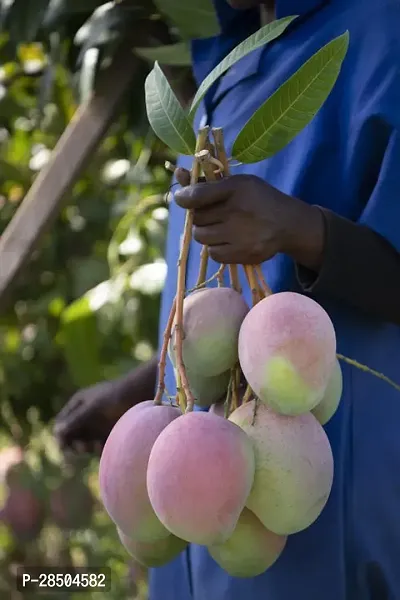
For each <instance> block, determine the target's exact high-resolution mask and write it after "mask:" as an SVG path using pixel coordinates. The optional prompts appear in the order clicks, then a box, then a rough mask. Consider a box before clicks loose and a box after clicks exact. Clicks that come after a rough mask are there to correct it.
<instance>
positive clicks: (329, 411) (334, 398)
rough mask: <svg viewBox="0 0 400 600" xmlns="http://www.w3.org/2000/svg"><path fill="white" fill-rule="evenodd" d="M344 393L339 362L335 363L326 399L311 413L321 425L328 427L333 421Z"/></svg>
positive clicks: (325, 395)
mask: <svg viewBox="0 0 400 600" xmlns="http://www.w3.org/2000/svg"><path fill="white" fill-rule="evenodd" d="M342 393H343V374H342V368H341V366H340V363H339V361H338V360H336V362H335V366H334V367H333V372H332V375H331V378H330V380H329V383H328V387H327V388H326V391H325V394H324V397H323V398H322V400H321V402H320V403H319V404H317V406H316V407H315V408H313V410H312V411H311V412H312V414H313V415H314V417H315V418H316V419H317V420H318V421H319V422H320V423H321V425H326V423H328V421H330V420H331V418H332V417H333V415H334V414H335V413H336V411H337V409H338V408H339V404H340V400H341V397H342Z"/></svg>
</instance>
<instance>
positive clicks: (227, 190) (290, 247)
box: [175, 169, 325, 271]
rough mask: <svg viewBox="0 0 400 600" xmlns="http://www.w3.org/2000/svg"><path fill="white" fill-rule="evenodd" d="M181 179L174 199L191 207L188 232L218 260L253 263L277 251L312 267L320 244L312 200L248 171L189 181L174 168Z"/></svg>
mask: <svg viewBox="0 0 400 600" xmlns="http://www.w3.org/2000/svg"><path fill="white" fill-rule="evenodd" d="M175 176H176V178H177V180H178V182H179V183H180V184H181V185H183V186H184V187H182V188H181V189H180V190H178V191H177V192H175V201H176V203H177V204H178V205H179V206H181V207H182V208H185V209H193V210H194V228H193V237H194V239H195V240H196V241H197V242H199V243H200V244H204V245H206V246H208V247H209V253H210V256H211V258H212V259H214V260H215V261H217V262H219V263H223V264H247V265H256V264H260V263H263V262H264V261H266V260H268V259H270V258H272V257H273V256H275V255H276V254H278V253H285V254H287V255H289V256H291V257H292V258H293V259H294V260H295V261H296V262H297V263H299V264H301V265H302V266H304V267H307V268H309V269H312V270H314V271H318V269H319V267H320V265H321V262H322V254H323V247H324V237H325V232H324V218H323V215H322V212H321V210H320V209H319V208H318V207H316V206H310V205H309V204H307V203H305V202H303V201H301V200H298V199H297V198H293V197H291V196H287V195H286V194H283V193H282V192H280V191H279V190H277V189H276V188H274V187H273V186H271V185H269V184H268V183H267V182H266V181H264V180H263V179H261V178H259V177H256V176H253V175H232V176H230V177H226V178H224V179H220V180H218V181H213V182H205V181H204V180H201V181H200V182H199V183H197V184H196V185H189V181H190V174H189V172H188V171H186V170H185V169H177V170H176V173H175Z"/></svg>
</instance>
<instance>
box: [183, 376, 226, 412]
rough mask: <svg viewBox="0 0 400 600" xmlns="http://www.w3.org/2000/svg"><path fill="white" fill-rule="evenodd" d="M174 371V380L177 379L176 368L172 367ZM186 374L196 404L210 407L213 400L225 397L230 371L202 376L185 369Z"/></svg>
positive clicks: (217, 400) (216, 400)
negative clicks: (211, 375)
mask: <svg viewBox="0 0 400 600" xmlns="http://www.w3.org/2000/svg"><path fill="white" fill-rule="evenodd" d="M174 373H175V380H176V381H178V377H177V369H174ZM186 376H187V378H188V382H189V387H190V390H191V392H192V394H193V396H194V399H195V404H196V405H197V406H201V407H202V408H210V406H211V405H212V404H214V403H215V402H219V401H220V400H221V399H225V398H226V395H227V392H228V386H229V380H230V378H231V372H230V371H226V373H221V375H214V376H213V377H202V376H199V375H197V374H196V373H192V372H191V371H188V370H187V369H186Z"/></svg>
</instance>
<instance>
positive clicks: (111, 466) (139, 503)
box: [99, 401, 181, 543]
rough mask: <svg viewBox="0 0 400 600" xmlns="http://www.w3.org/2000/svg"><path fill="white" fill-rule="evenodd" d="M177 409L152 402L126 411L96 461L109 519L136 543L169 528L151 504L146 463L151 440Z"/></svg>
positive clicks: (162, 535)
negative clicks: (166, 527)
mask: <svg viewBox="0 0 400 600" xmlns="http://www.w3.org/2000/svg"><path fill="white" fill-rule="evenodd" d="M180 415H181V412H180V410H179V409H177V408H173V407H172V406H155V405H154V403H153V402H152V401H149V402H145V403H142V404H138V405H136V406H134V407H133V408H131V409H130V410H128V411H127V412H126V413H125V414H124V415H123V416H122V417H121V418H120V419H119V421H118V422H117V423H116V425H115V426H114V428H113V429H112V431H111V433H110V435H109V437H108V439H107V441H106V444H105V446H104V449H103V453H102V456H101V460H100V472H99V480H100V495H101V499H102V502H103V504H104V507H105V509H106V511H107V512H108V514H109V515H110V517H111V519H112V520H113V521H114V523H115V524H116V525H117V527H118V528H119V529H120V530H121V531H123V533H124V534H125V535H127V536H129V537H130V538H133V539H135V540H136V541H139V542H145V543H149V542H155V541H157V540H159V539H162V538H166V537H168V535H169V531H167V530H166V529H165V527H164V526H163V525H162V524H161V523H160V521H159V519H158V518H157V516H156V514H155V513H154V510H153V508H152V506H151V503H150V500H149V496H148V493H147V487H146V476H147V465H148V461H149V456H150V452H151V449H152V447H153V444H154V442H155V441H156V439H157V438H158V436H159V435H160V433H161V432H162V431H163V430H164V428H165V427H167V425H169V424H170V423H171V421H173V420H174V419H176V418H177V417H179V416H180Z"/></svg>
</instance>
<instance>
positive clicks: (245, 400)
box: [242, 385, 253, 404]
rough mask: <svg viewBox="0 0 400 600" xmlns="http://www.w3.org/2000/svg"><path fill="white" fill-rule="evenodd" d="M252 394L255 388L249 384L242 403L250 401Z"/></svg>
mask: <svg viewBox="0 0 400 600" xmlns="http://www.w3.org/2000/svg"><path fill="white" fill-rule="evenodd" d="M252 396H253V390H252V389H251V387H250V386H249V385H247V388H246V391H245V393H244V395H243V400H242V404H246V402H249V401H250V400H251V397H252Z"/></svg>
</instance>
